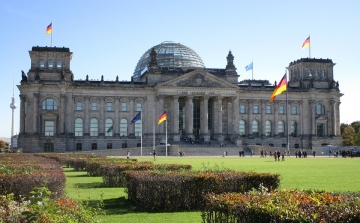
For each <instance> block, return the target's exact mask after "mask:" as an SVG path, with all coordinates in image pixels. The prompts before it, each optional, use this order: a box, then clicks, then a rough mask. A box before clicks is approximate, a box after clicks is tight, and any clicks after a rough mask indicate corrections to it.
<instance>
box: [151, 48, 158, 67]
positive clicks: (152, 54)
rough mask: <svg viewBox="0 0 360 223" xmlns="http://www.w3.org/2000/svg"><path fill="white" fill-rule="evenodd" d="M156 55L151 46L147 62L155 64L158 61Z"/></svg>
mask: <svg viewBox="0 0 360 223" xmlns="http://www.w3.org/2000/svg"><path fill="white" fill-rule="evenodd" d="M156 56H157V53H156V51H155V49H154V48H152V50H151V52H150V63H149V66H150V67H151V66H157V65H158V63H157V61H156Z"/></svg>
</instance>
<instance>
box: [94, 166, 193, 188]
mask: <svg viewBox="0 0 360 223" xmlns="http://www.w3.org/2000/svg"><path fill="white" fill-rule="evenodd" d="M191 168H192V166H190V165H181V164H153V163H151V162H139V163H120V164H112V165H110V164H107V165H101V166H100V169H101V170H100V172H101V174H102V178H103V182H104V185H105V186H106V187H125V186H126V178H125V171H129V170H133V171H148V170H158V171H181V170H191Z"/></svg>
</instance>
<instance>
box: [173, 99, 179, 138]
mask: <svg viewBox="0 0 360 223" xmlns="http://www.w3.org/2000/svg"><path fill="white" fill-rule="evenodd" d="M172 110H173V112H172V113H173V129H172V133H173V140H174V141H175V142H178V141H180V134H179V96H178V95H175V96H173V109H172Z"/></svg>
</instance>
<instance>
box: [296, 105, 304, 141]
mask: <svg viewBox="0 0 360 223" xmlns="http://www.w3.org/2000/svg"><path fill="white" fill-rule="evenodd" d="M303 110H304V109H303V101H302V100H300V101H299V112H300V115H299V124H298V129H297V131H298V137H301V136H302V135H303V134H304V132H303V129H304V127H303V123H304V121H303V119H304V118H303V117H304V113H303Z"/></svg>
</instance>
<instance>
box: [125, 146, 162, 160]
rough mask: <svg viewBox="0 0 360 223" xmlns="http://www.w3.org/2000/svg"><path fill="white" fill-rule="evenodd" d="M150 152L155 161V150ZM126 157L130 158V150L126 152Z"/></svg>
mask: <svg viewBox="0 0 360 223" xmlns="http://www.w3.org/2000/svg"><path fill="white" fill-rule="evenodd" d="M150 154H152V155H153V156H154V161H156V150H155V149H154V151H153V152H152V153H150ZM126 159H130V151H127V152H126Z"/></svg>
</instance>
